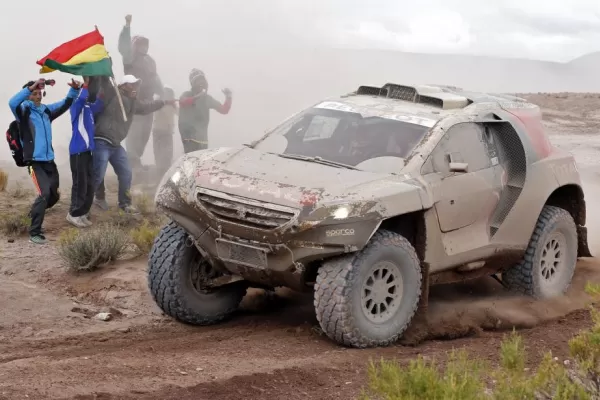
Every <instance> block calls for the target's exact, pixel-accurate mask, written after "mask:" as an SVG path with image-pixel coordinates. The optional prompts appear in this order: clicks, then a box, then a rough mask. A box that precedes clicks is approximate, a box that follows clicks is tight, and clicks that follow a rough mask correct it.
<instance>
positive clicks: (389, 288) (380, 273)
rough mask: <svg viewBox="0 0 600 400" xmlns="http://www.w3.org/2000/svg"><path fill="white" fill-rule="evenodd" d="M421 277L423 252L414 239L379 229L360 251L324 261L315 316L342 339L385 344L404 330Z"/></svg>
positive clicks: (356, 344) (333, 336) (416, 301)
mask: <svg viewBox="0 0 600 400" xmlns="http://www.w3.org/2000/svg"><path fill="white" fill-rule="evenodd" d="M421 282H422V274H421V267H420V262H419V258H418V256H417V254H416V251H415V249H414V248H413V246H412V245H411V244H410V242H409V241H408V240H406V239H405V238H404V237H402V236H401V235H398V234H396V233H393V232H390V231H386V230H381V231H378V232H376V233H375V234H374V235H373V237H372V238H371V241H370V242H369V243H368V244H367V246H366V247H365V248H364V249H363V250H362V251H360V252H357V253H354V254H351V255H348V256H342V257H340V258H337V259H335V260H331V261H327V262H325V263H324V264H323V266H321V268H320V269H319V273H318V275H317V281H316V284H315V300H314V303H315V310H316V314H317V320H318V321H319V324H320V325H321V329H323V331H324V332H325V334H326V335H327V336H328V337H329V338H330V339H332V340H335V341H336V342H338V343H339V344H342V345H345V346H351V347H359V348H364V347H376V346H387V345H389V344H391V343H393V342H395V341H396V340H397V339H398V338H399V337H400V335H402V333H404V331H405V330H406V328H407V327H408V324H409V323H410V321H411V320H412V318H413V316H414V314H415V312H416V311H417V308H418V305H419V299H420V296H421Z"/></svg>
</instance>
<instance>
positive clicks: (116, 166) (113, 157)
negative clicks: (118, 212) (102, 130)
mask: <svg viewBox="0 0 600 400" xmlns="http://www.w3.org/2000/svg"><path fill="white" fill-rule="evenodd" d="M94 143H95V146H96V149H95V150H94V157H93V163H94V192H95V193H96V198H98V199H102V200H104V191H99V190H98V189H100V184H101V183H102V182H103V181H104V175H106V169H107V168H108V164H109V163H110V165H112V167H113V170H114V171H115V174H117V179H118V180H119V207H120V208H124V207H126V206H130V205H131V193H130V190H131V179H132V176H133V174H132V172H131V167H130V166H129V159H128V158H127V152H126V151H125V149H124V148H123V146H121V145H118V146H113V145H111V144H110V143H108V142H107V141H105V140H102V139H95V140H94Z"/></svg>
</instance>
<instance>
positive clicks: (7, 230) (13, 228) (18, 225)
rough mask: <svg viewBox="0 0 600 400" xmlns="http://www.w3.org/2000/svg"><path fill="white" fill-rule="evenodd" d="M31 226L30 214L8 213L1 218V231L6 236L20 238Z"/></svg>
mask: <svg viewBox="0 0 600 400" xmlns="http://www.w3.org/2000/svg"><path fill="white" fill-rule="evenodd" d="M29 225H31V218H30V217H29V214H28V213H24V212H21V213H6V215H2V217H0V231H1V232H2V233H3V234H5V235H6V236H18V235H22V234H24V233H26V232H27V230H28V228H29Z"/></svg>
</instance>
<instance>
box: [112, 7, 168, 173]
mask: <svg viewBox="0 0 600 400" xmlns="http://www.w3.org/2000/svg"><path fill="white" fill-rule="evenodd" d="M149 46H150V41H149V40H148V38H146V37H144V36H133V37H131V15H127V16H125V26H124V27H123V29H122V30H121V34H120V35H119V46H118V47H119V53H121V57H123V70H124V71H123V72H124V73H125V75H133V76H135V77H136V78H137V79H139V80H140V86H139V91H138V94H137V99H138V100H139V101H142V102H144V101H152V100H153V97H154V95H155V94H156V95H158V96H159V97H161V98H162V97H163V85H162V82H161V79H160V77H159V76H158V73H157V70H156V62H155V61H154V59H153V58H152V57H151V56H150V55H149V54H148V48H149ZM152 121H153V115H152V113H151V114H147V115H136V116H134V117H133V122H132V124H131V130H130V132H129V134H128V135H127V138H126V139H125V148H126V149H127V154H128V156H129V161H130V164H131V167H132V169H134V170H141V169H143V166H142V156H143V155H144V150H145V149H146V145H147V144H148V140H149V139H150V134H151V132H152Z"/></svg>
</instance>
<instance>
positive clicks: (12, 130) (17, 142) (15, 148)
mask: <svg viewBox="0 0 600 400" xmlns="http://www.w3.org/2000/svg"><path fill="white" fill-rule="evenodd" d="M44 112H45V113H46V114H47V115H48V118H50V120H52V113H51V112H50V110H49V109H48V107H46V108H45V109H44ZM30 113H31V110H30V109H29V108H26V109H25V113H24V115H23V116H22V117H21V119H27V118H29V114H30ZM6 141H7V142H8V148H9V149H10V154H11V155H12V158H13V159H14V160H15V164H17V167H26V166H28V165H29V162H26V161H25V158H24V156H23V145H22V144H21V126H20V123H19V121H17V120H13V121H12V122H11V123H10V124H9V125H8V129H7V130H6Z"/></svg>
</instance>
